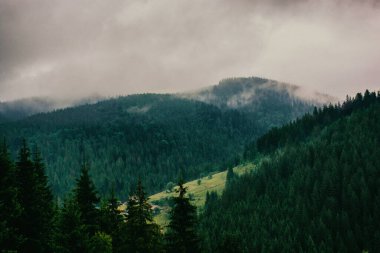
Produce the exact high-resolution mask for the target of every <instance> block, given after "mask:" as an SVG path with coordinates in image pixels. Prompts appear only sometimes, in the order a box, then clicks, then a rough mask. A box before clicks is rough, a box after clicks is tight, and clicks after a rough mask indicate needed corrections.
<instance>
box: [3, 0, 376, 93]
mask: <svg viewBox="0 0 380 253" xmlns="http://www.w3.org/2000/svg"><path fill="white" fill-rule="evenodd" d="M378 31H380V9H379V1H374V0H373V1H370V0H368V1H353V0H352V1H349V0H348V1H347V0H346V1H327V0H325V1H322V0H321V1H306V0H292V1H290V0H288V1H284V0H282V1H280V0H270V1H258V0H251V1H249V0H236V1H228V0H214V1H209V0H191V1H188V0H127V1H125V0H112V1H103V0H67V1H66V0H65V1H61V0H33V1H31V0H0V100H10V99H15V98H20V97H29V96H51V97H60V98H62V97H64V98H78V97H82V96H87V95H91V94H102V95H106V96H107V95H120V94H129V93H140V92H180V91H185V90H194V89H196V88H200V87H205V86H208V85H211V84H215V83H217V82H218V81H219V80H220V79H223V78H226V77H232V76H262V77H267V78H271V79H277V80H280V81H285V82H290V83H295V84H299V85H302V86H304V87H305V88H309V89H315V90H319V91H321V92H325V93H329V94H332V95H335V96H339V97H343V96H345V94H347V93H349V94H353V93H354V92H357V91H362V90H363V89H365V88H370V89H379V88H380V87H379V86H380V71H378V69H377V68H378V66H379V65H380V50H379V46H378V44H379V42H380V33H379V32H378Z"/></svg>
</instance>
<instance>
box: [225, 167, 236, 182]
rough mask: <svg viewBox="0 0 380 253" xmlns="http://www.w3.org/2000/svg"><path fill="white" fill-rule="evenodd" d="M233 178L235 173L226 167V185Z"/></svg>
mask: <svg viewBox="0 0 380 253" xmlns="http://www.w3.org/2000/svg"><path fill="white" fill-rule="evenodd" d="M234 177H235V173H234V170H233V168H232V167H228V169H227V177H226V180H227V183H229V182H231V180H232V179H233V178H234Z"/></svg>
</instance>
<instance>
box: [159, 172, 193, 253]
mask: <svg viewBox="0 0 380 253" xmlns="http://www.w3.org/2000/svg"><path fill="white" fill-rule="evenodd" d="M178 186H179V188H178V193H179V195H178V197H174V199H173V200H174V207H173V209H172V211H171V215H170V223H169V226H168V232H167V234H166V243H167V252H169V253H171V252H173V253H174V252H179V253H195V252H199V251H200V250H199V239H198V236H197V233H196V222H197V213H196V207H195V206H193V205H192V204H191V203H190V200H189V198H187V197H185V194H186V187H184V186H183V180H182V179H181V180H179V182H178Z"/></svg>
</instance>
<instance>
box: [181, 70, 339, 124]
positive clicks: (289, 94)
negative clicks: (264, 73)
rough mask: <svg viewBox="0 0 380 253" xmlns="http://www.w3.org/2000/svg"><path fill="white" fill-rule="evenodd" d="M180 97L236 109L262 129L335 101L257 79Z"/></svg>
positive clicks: (232, 81)
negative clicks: (312, 106) (257, 119)
mask: <svg viewBox="0 0 380 253" xmlns="http://www.w3.org/2000/svg"><path fill="white" fill-rule="evenodd" d="M181 96H182V97H185V98H192V99H195V100H198V101H202V102H204V103H208V104H212V105H215V106H217V107H218V108H220V109H222V110H223V109H235V110H239V111H241V112H244V113H246V114H249V115H250V117H251V118H259V119H260V121H259V122H258V123H259V124H261V125H262V126H263V127H268V126H281V125H283V124H284V122H288V120H289V119H295V118H296V117H298V116H300V115H303V114H304V113H305V106H307V105H310V104H313V105H315V106H318V107H319V106H322V105H324V104H329V103H333V102H334V101H336V98H333V97H331V96H328V95H325V94H320V93H318V92H306V90H304V89H303V88H301V87H298V86H295V85H290V84H287V83H283V82H278V81H275V80H270V79H265V78H259V77H246V78H227V79H224V80H222V81H220V82H219V83H218V84H217V85H214V86H211V87H209V88H206V89H203V90H200V91H195V92H192V93H185V94H181Z"/></svg>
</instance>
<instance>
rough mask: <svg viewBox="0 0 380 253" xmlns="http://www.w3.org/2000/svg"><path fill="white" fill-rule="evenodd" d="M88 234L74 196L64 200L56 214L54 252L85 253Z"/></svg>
mask: <svg viewBox="0 0 380 253" xmlns="http://www.w3.org/2000/svg"><path fill="white" fill-rule="evenodd" d="M88 240H89V236H88V232H87V228H86V226H85V225H84V223H83V220H82V219H81V212H80V210H79V208H78V203H77V202H76V199H75V197H74V196H69V197H68V198H66V199H65V201H64V204H63V207H62V209H61V210H60V212H59V214H58V222H57V232H56V234H55V244H56V252H58V253H85V252H87V250H88Z"/></svg>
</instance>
